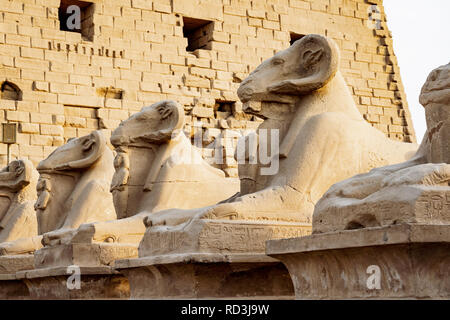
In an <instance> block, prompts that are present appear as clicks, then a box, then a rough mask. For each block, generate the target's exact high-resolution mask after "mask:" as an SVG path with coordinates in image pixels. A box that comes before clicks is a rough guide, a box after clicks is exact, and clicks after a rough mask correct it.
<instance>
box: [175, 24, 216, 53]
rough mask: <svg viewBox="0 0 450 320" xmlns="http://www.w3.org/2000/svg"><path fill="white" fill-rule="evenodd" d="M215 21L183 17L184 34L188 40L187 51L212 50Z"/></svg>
mask: <svg viewBox="0 0 450 320" xmlns="http://www.w3.org/2000/svg"><path fill="white" fill-rule="evenodd" d="M213 30H214V22H213V21H209V20H201V19H194V18H188V17H183V36H184V37H185V38H186V39H187V40H188V45H187V47H186V51H190V52H192V51H195V50H197V49H204V50H211V41H212V33H213Z"/></svg>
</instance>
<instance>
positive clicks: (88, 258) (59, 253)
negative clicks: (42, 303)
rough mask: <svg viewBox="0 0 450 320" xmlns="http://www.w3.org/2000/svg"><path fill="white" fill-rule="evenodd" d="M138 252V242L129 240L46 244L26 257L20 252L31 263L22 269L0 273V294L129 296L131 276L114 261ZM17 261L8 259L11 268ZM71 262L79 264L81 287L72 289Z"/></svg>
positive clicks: (20, 296)
mask: <svg viewBox="0 0 450 320" xmlns="http://www.w3.org/2000/svg"><path fill="white" fill-rule="evenodd" d="M137 254H138V248H137V245H130V244H114V243H91V244H84V243H82V244H78V243H75V244H63V245H57V246H52V247H44V248H42V249H40V250H37V251H36V252H35V254H34V256H33V255H29V256H28V257H27V259H24V258H23V257H22V256H17V257H21V259H22V260H25V261H26V262H27V263H28V264H27V265H26V266H25V264H23V265H22V267H21V268H20V271H19V270H18V269H16V270H15V271H14V272H11V273H10V274H7V275H6V274H5V275H1V274H0V287H1V289H0V298H8V297H9V298H13V299H17V298H25V299H126V298H129V295H130V289H129V284H128V280H127V279H126V278H125V277H124V276H123V275H121V274H119V273H118V272H117V271H115V270H114V268H113V265H114V261H115V260H117V259H124V258H130V257H137ZM2 258H6V257H2ZM0 263H1V259H0ZM17 263H18V262H16V261H15V260H12V261H9V264H8V266H9V269H10V270H11V268H12V266H14V265H15V264H17ZM4 264H5V265H6V262H5V263H4ZM69 266H78V267H79V270H80V277H79V280H80V288H79V289H77V288H75V289H70V285H68V280H69V281H71V280H70V279H69V278H70V277H71V276H72V275H73V272H74V271H73V269H68V267H69ZM71 279H73V278H71Z"/></svg>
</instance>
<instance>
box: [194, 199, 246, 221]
mask: <svg viewBox="0 0 450 320" xmlns="http://www.w3.org/2000/svg"><path fill="white" fill-rule="evenodd" d="M240 216H241V215H240V213H239V210H238V207H237V205H236V204H235V203H223V204H219V205H217V206H214V207H211V208H208V209H206V210H205V211H203V212H201V213H200V214H198V215H197V217H196V218H197V219H230V220H235V219H238V218H239V217H240Z"/></svg>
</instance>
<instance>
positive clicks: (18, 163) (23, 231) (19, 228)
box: [0, 160, 39, 287]
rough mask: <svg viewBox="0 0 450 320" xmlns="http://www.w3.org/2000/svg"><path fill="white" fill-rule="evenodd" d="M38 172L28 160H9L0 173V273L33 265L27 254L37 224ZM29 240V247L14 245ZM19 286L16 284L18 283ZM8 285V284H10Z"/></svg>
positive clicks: (36, 229)
mask: <svg viewBox="0 0 450 320" xmlns="http://www.w3.org/2000/svg"><path fill="white" fill-rule="evenodd" d="M37 180H38V173H37V171H36V169H35V168H34V166H33V164H32V163H31V162H30V161H28V160H14V161H11V162H10V163H9V164H8V166H7V167H5V168H3V169H2V170H1V172H0V217H1V218H0V274H11V273H14V272H16V271H18V270H26V269H29V268H33V265H34V263H33V260H34V259H33V256H32V255H30V254H28V253H30V252H31V251H33V249H34V248H35V247H36V246H39V244H38V243H36V244H33V241H36V242H37V239H36V238H37V237H36V236H37V234H38V224H37V219H36V213H35V211H34V207H33V206H34V202H35V201H36V182H37ZM29 239H32V240H31V243H32V246H31V247H32V249H30V248H29V247H27V246H19V248H18V250H11V249H12V247H13V245H14V244H18V243H22V244H29V242H30V241H29ZM19 286H20V285H19ZM10 287H12V286H10Z"/></svg>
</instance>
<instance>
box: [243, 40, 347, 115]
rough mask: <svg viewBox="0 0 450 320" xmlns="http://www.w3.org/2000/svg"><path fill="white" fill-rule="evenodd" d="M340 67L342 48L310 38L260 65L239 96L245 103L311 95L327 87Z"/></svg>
mask: <svg viewBox="0 0 450 320" xmlns="http://www.w3.org/2000/svg"><path fill="white" fill-rule="evenodd" d="M338 65H339V49H338V47H337V45H336V44H335V43H334V41H333V40H330V39H327V38H326V37H324V36H321V35H317V34H311V35H307V36H305V37H303V38H302V39H300V40H297V41H296V42H295V43H294V44H293V45H292V46H290V47H289V48H287V49H285V50H283V51H280V52H278V53H277V54H275V55H274V56H273V57H272V58H270V59H267V60H266V61H264V62H263V63H262V64H261V65H259V66H258V67H257V68H256V69H255V70H254V71H253V72H252V73H251V74H250V75H249V76H248V77H247V78H246V79H245V80H244V81H243V82H242V83H241V85H240V87H239V89H238V91H237V94H238V96H239V98H240V99H241V101H242V102H244V103H245V102H248V101H268V102H270V101H274V102H284V101H285V100H286V98H287V96H298V95H304V94H308V93H310V92H312V91H314V90H317V89H320V88H322V87H323V86H325V85H326V84H327V83H328V82H329V81H330V80H331V79H332V78H333V77H334V75H335V74H336V72H337V70H338ZM255 111H257V110H255Z"/></svg>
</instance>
